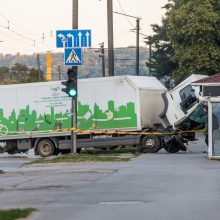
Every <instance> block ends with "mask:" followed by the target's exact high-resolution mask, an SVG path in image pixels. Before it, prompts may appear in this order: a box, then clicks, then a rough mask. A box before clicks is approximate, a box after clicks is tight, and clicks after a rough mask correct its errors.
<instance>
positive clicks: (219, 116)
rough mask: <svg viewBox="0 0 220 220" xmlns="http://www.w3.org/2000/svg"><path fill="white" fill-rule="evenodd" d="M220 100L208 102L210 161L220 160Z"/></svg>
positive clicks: (214, 99)
mask: <svg viewBox="0 0 220 220" xmlns="http://www.w3.org/2000/svg"><path fill="white" fill-rule="evenodd" d="M219 124H220V98H219V97H218V98H217V97H216V98H210V99H209V101H208V154H209V158H210V159H220V126H219Z"/></svg>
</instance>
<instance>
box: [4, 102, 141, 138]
mask: <svg viewBox="0 0 220 220" xmlns="http://www.w3.org/2000/svg"><path fill="white" fill-rule="evenodd" d="M136 126H137V114H136V112H135V105H134V103H132V102H129V103H127V104H125V105H121V106H120V107H118V108H117V109H116V108H115V103H114V101H112V100H111V101H109V102H108V109H107V110H102V109H101V108H100V107H99V106H98V105H97V104H95V105H94V106H93V108H92V109H91V108H90V106H89V105H86V104H82V103H80V102H78V111H77V128H78V129H83V130H89V129H120V128H134V127H136ZM70 127H71V115H70V112H68V111H66V112H60V113H56V112H55V108H54V107H50V112H49V113H48V112H47V113H44V114H38V113H37V111H36V110H31V109H30V107H29V105H28V106H26V107H25V108H24V109H20V111H19V113H18V114H16V112H15V110H13V111H12V112H11V114H10V115H9V117H5V116H4V110H3V109H1V108H0V135H7V134H16V133H17V132H21V133H22V132H31V131H40V132H43V131H50V130H56V129H62V128H70Z"/></svg>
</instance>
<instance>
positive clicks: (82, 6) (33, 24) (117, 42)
mask: <svg viewBox="0 0 220 220" xmlns="http://www.w3.org/2000/svg"><path fill="white" fill-rule="evenodd" d="M167 1H168V0H113V7H114V9H113V10H114V11H115V12H120V13H123V12H124V13H126V14H129V15H132V16H138V17H141V18H142V20H141V32H142V33H143V34H146V35H150V34H152V31H151V27H150V24H154V23H160V21H161V18H162V16H163V15H164V12H165V11H164V9H161V7H163V6H164V5H165V4H166V3H167ZM0 2H1V8H0V41H2V42H0V53H3V54H6V53H12V54H16V53H17V52H19V53H21V54H32V53H36V52H37V53H38V52H43V53H44V52H46V51H52V52H61V51H63V50H62V49H56V47H55V43H56V40H55V39H56V38H55V37H56V36H55V31H56V30H68V29H71V26H72V0H62V1H61V0H59V1H58V0H0ZM122 10H123V11H122ZM135 25H136V20H135V19H133V18H126V17H125V16H122V15H118V14H114V46H115V47H126V46H131V45H135V43H136V35H135V33H132V32H131V31H130V30H131V29H133V28H134V27H135ZM8 28H9V29H8ZM79 29H91V30H92V47H98V46H99V43H100V42H102V41H103V42H105V46H106V47H107V0H79ZM43 35H44V39H43ZM140 45H141V46H143V45H144V43H143V37H140Z"/></svg>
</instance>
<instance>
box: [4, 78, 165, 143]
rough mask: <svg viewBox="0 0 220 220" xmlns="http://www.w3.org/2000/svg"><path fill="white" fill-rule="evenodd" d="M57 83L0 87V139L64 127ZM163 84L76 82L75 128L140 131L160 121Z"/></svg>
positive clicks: (65, 100) (67, 123)
mask: <svg viewBox="0 0 220 220" xmlns="http://www.w3.org/2000/svg"><path fill="white" fill-rule="evenodd" d="M62 87H63V86H62V85H61V82H60V81H55V82H41V83H28V84H15V85H4V86H0V100H1V102H0V103H1V105H0V134H1V136H0V139H7V137H9V136H11V135H13V136H19V137H21V136H22V135H24V134H29V135H30V134H32V133H34V134H35V135H36V134H40V135H42V134H43V133H50V134H51V135H52V134H53V133H54V130H55V129H62V128H70V127H71V114H70V112H71V111H70V106H71V99H70V98H69V97H68V96H67V95H66V94H65V93H63V92H62V91H61V88H62ZM165 91H166V88H165V87H164V86H163V85H162V84H161V83H160V82H159V80H157V79H156V78H154V77H144V76H143V77H140V76H139V77H136V76H116V77H105V78H92V79H80V80H78V104H77V109H78V110H77V127H78V128H79V129H84V130H87V129H101V130H126V131H128V130H142V128H145V127H146V128H148V127H151V126H153V124H155V123H160V118H159V116H158V115H159V114H160V113H161V112H162V110H163V108H164V102H163V100H162V98H161V94H162V93H164V92H165Z"/></svg>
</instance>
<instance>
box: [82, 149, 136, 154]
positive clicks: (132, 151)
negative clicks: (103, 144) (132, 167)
mask: <svg viewBox="0 0 220 220" xmlns="http://www.w3.org/2000/svg"><path fill="white" fill-rule="evenodd" d="M80 154H95V155H99V154H103V155H107V154H108V155H109V154H112V155H115V154H134V155H139V152H138V149H137V148H116V149H107V150H103V149H85V150H82V151H81V153H80Z"/></svg>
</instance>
